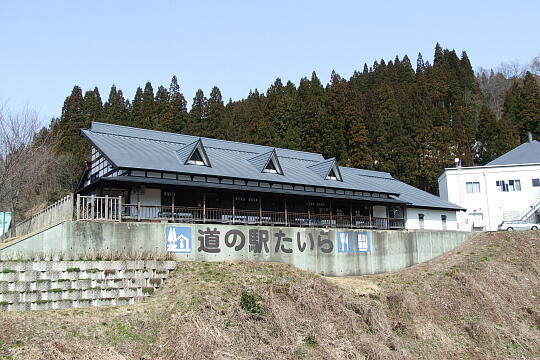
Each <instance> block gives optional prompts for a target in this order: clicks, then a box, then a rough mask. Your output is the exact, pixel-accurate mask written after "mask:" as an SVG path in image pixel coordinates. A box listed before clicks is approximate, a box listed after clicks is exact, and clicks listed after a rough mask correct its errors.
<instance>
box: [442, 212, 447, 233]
mask: <svg viewBox="0 0 540 360" xmlns="http://www.w3.org/2000/svg"><path fill="white" fill-rule="evenodd" d="M441 221H442V229H443V230H446V215H441Z"/></svg>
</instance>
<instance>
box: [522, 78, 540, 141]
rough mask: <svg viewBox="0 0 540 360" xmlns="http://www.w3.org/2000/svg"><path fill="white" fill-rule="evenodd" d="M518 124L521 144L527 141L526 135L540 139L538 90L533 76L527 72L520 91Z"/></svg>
mask: <svg viewBox="0 0 540 360" xmlns="http://www.w3.org/2000/svg"><path fill="white" fill-rule="evenodd" d="M520 105H521V106H520V111H519V122H520V124H521V126H520V139H521V142H525V141H527V133H528V132H530V133H531V134H532V135H533V137H535V138H536V139H540V88H539V86H538V82H537V81H536V79H535V78H534V76H533V75H532V74H531V73H530V72H528V71H527V73H526V74H525V78H524V79H523V88H522V89H521V99H520Z"/></svg>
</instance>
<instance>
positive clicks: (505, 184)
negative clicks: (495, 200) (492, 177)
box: [495, 180, 521, 192]
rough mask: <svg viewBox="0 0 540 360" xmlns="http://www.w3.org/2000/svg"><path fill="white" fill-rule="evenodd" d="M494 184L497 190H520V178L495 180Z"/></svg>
mask: <svg viewBox="0 0 540 360" xmlns="http://www.w3.org/2000/svg"><path fill="white" fill-rule="evenodd" d="M495 184H496V186H497V191H498V192H509V191H521V181H520V180H507V181H505V180H497V181H496V183H495Z"/></svg>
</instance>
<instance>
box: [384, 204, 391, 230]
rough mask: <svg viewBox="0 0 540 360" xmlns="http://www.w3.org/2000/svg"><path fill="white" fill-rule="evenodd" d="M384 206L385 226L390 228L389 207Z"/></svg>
mask: <svg viewBox="0 0 540 360" xmlns="http://www.w3.org/2000/svg"><path fill="white" fill-rule="evenodd" d="M385 207H386V228H387V229H388V228H390V209H389V208H388V205H386V206H385Z"/></svg>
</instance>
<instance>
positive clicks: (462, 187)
mask: <svg viewBox="0 0 540 360" xmlns="http://www.w3.org/2000/svg"><path fill="white" fill-rule="evenodd" d="M439 193H440V196H441V198H443V199H445V200H447V201H450V202H452V203H455V204H457V205H460V206H462V207H463V208H466V209H467V211H466V212H460V213H458V214H457V216H458V219H457V221H458V226H459V229H460V230H464V231H494V230H497V226H498V224H500V223H501V222H502V221H503V220H515V219H520V220H527V221H531V222H538V221H539V220H540V142H538V141H536V140H532V139H529V141H528V142H526V143H524V144H521V145H520V146H518V147H516V148H515V149H513V150H511V151H509V152H508V153H506V154H504V155H502V156H500V157H498V158H497V159H495V160H493V161H492V162H490V163H488V164H487V165H485V166H472V167H460V166H459V165H458V166H456V167H455V168H448V169H445V170H444V172H443V173H442V174H441V176H440V177H439Z"/></svg>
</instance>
